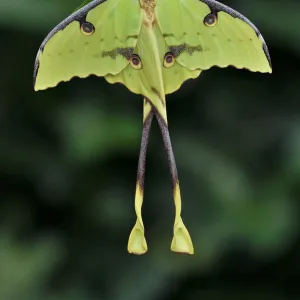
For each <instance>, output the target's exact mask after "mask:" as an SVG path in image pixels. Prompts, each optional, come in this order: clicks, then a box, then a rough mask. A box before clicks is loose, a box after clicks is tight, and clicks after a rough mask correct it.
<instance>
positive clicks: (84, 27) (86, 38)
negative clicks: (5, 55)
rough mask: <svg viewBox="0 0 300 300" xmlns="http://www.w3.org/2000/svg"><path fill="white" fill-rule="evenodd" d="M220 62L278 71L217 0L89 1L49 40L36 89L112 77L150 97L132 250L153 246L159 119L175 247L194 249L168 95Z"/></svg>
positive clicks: (248, 29)
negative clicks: (149, 220)
mask: <svg viewBox="0 0 300 300" xmlns="http://www.w3.org/2000/svg"><path fill="white" fill-rule="evenodd" d="M213 66H218V67H222V68H224V67H227V66H234V67H236V68H239V69H242V68H245V69H248V70H250V71H254V72H264V73H272V67H271V60H270V55H269V52H268V49H267V45H266V43H265V41H264V39H263V37H262V35H261V34H260V32H259V31H258V29H257V28H256V27H255V26H254V25H253V24H252V23H251V22H250V21H249V20H248V19H247V18H245V17H244V16H243V15H241V14H240V13H238V12H236V11H235V10H233V9H231V8H229V7H227V6H225V5H223V4H221V3H219V2H217V1H214V0H94V1H89V0H86V1H84V2H83V4H82V5H81V6H80V7H79V9H78V10H76V11H75V12H74V13H73V14H72V15H70V16H69V17H68V18H66V19H65V20H64V21H62V22H61V23H60V24H59V25H57V26H56V27H55V28H54V29H53V30H52V31H51V32H50V33H49V34H48V36H47V37H46V38H45V40H44V41H43V43H42V44H41V46H40V48H39V51H38V54H37V58H36V62H35V67H34V89H35V90H36V91H38V90H44V89H47V88H50V87H55V86H56V85H57V84H58V83H59V82H62V81H69V80H70V79H71V78H72V77H75V76H76V77H81V78H85V77H87V76H89V75H92V74H93V75H96V76H104V77H105V79H106V80H107V81H108V82H109V83H116V82H119V83H123V84H124V85H125V86H126V87H127V88H128V89H129V90H130V91H131V92H133V93H136V94H140V95H142V96H143V98H144V104H143V105H144V108H143V133H142V141H141V149H140V156H139V162H138V171H137V182H136V192H135V211H136V215H137V220H136V223H135V225H134V227H133V229H132V231H131V233H130V236H129V241H128V251H129V252H130V253H134V254H143V253H145V252H146V251H147V243H146V239H145V235H144V225H143V220H142V214H141V209H142V202H143V194H144V175H145V163H146V152H147V144H148V137H149V132H150V127H151V122H152V119H153V116H155V117H156V119H157V121H158V124H159V127H160V130H161V133H162V137H163V141H164V146H165V149H166V152H167V157H168V162H169V167H170V172H171V177H172V187H173V197H174V203H175V208H176V212H175V222H174V232H173V240H172V243H171V250H172V251H174V252H179V253H186V254H193V253H194V247H193V243H192V240H191V237H190V235H189V233H188V230H187V229H186V227H185V225H184V223H183V220H182V218H181V196H180V188H179V181H178V175H177V170H176V163H175V158H174V154H173V150H172V146H171V141H170V136H169V130H168V122H167V111H166V99H165V95H166V94H170V93H173V92H175V91H176V90H178V89H179V88H180V86H181V85H182V83H183V82H184V81H186V80H187V79H190V78H196V77H198V76H199V74H200V73H201V72H202V71H203V70H208V69H209V68H211V67H213Z"/></svg>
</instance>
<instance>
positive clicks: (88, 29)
mask: <svg viewBox="0 0 300 300" xmlns="http://www.w3.org/2000/svg"><path fill="white" fill-rule="evenodd" d="M80 29H81V32H82V33H83V34H84V35H92V34H93V33H94V32H95V27H94V25H93V24H92V23H89V22H83V23H82V24H81V25H80Z"/></svg>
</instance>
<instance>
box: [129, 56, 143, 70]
mask: <svg viewBox="0 0 300 300" xmlns="http://www.w3.org/2000/svg"><path fill="white" fill-rule="evenodd" d="M129 61H130V65H131V67H132V68H133V69H135V70H140V69H141V68H142V67H143V64H142V61H141V59H140V57H139V56H138V55H137V54H133V55H132V56H131V57H130V60H129Z"/></svg>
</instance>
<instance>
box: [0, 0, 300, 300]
mask: <svg viewBox="0 0 300 300" xmlns="http://www.w3.org/2000/svg"><path fill="white" fill-rule="evenodd" d="M224 3H225V4H228V5H230V6H232V7H234V8H235V9H237V10H239V11H240V12H242V13H243V14H245V15H246V16H247V17H249V18H250V19H251V20H252V21H253V22H254V23H255V24H256V25H257V26H258V28H259V29H260V30H261V32H262V34H263V36H264V38H265V40H266V42H267V44H268V46H269V50H270V54H271V57H272V63H273V74H272V75H266V74H259V73H250V72H248V71H245V70H236V69H233V68H227V69H218V68H213V69H211V70H210V71H207V72H204V73H202V75H201V76H200V77H199V78H198V79H196V80H190V81H188V82H186V83H185V84H184V85H183V86H182V88H181V90H180V91H178V92H177V93H175V94H173V95H170V96H169V97H168V117H169V126H170V133H171V139H172V143H173V148H174V152H175V157H176V160H177V166H178V171H179V179H180V183H181V189H182V198H183V219H184V221H185V223H186V225H187V227H188V228H189V230H190V233H191V235H192V237H193V240H194V246H195V251H196V252H195V255H194V256H185V255H178V254H175V253H172V252H171V251H170V243H171V238H172V226H173V218H174V206H173V200H172V192H171V180H170V176H169V170H168V164H167V160H166V155H165V153H164V150H163V143H162V139H161V136H160V133H159V129H158V126H157V124H156V122H154V123H153V127H152V132H151V137H150V144H149V148H148V157H147V172H146V182H145V202H144V206H143V216H144V222H145V227H146V236H147V241H148V246H149V251H148V253H147V254H146V255H144V256H140V257H138V256H132V255H129V254H128V253H127V249H126V248H127V239H128V235H129V232H130V230H131V228H132V226H133V224H134V222H135V213H134V189H135V180H136V169H137V161H138V154H139V147H140V135H141V130H142V99H141V97H139V96H136V95H133V94H131V93H130V92H128V91H127V90H126V88H125V87H124V86H121V85H110V84H108V83H107V82H106V81H105V80H104V79H102V78H95V77H91V78H88V79H85V80H79V79H74V80H72V81H71V82H68V83H65V84H61V85H59V86H58V87H57V88H55V89H50V90H47V91H43V92H38V93H36V92H34V91H33V87H32V73H33V64H34V60H35V56H36V53H37V50H38V47H39V45H40V43H41V42H42V40H43V38H44V37H45V35H46V34H47V33H48V32H49V31H50V30H51V29H52V28H53V27H54V26H55V25H56V24H57V23H58V22H59V21H61V20H62V19H63V18H65V17H66V16H68V14H69V13H70V12H72V11H73V10H74V9H75V8H76V7H78V6H79V5H80V0H64V1H61V0H51V1H49V0H48V1H46V0H44V1H42V0H9V1H4V0H1V1H0V34H1V41H0V57H1V67H0V124H1V125H0V299H1V300H41V299H43V300H95V299H109V300H141V299H143V300H153V299H155V300H158V299H161V300H177V299H181V300H182V299H184V300H194V299H207V300H216V299H231V300H240V299H247V300H248V299H249V300H260V299H272V300H283V299H300V289H299V287H297V284H298V282H299V276H300V239H299V221H298V220H299V219H298V218H299V211H300V210H299V197H300V185H299V180H300V101H299V100H300V99H299V80H300V72H299V71H300V56H299V53H300V2H299V1H292V0H285V1H283V0H276V1H272V0H251V1H241V0H240V1H238V0H235V1H234V0H232V1H224Z"/></svg>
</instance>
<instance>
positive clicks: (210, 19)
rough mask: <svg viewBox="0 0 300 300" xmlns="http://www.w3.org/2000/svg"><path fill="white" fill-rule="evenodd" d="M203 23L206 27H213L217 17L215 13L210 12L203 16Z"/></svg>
mask: <svg viewBox="0 0 300 300" xmlns="http://www.w3.org/2000/svg"><path fill="white" fill-rule="evenodd" d="M203 23H204V25H205V26H207V27H214V26H216V25H217V23H218V17H217V15H216V14H214V13H210V14H208V15H207V16H206V17H205V18H204V20H203Z"/></svg>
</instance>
